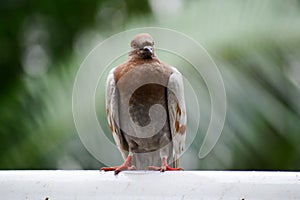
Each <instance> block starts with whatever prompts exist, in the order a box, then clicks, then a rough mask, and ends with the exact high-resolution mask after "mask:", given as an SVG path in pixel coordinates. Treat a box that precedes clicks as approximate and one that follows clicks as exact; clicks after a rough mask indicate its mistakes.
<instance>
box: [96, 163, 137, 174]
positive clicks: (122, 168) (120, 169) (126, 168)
mask: <svg viewBox="0 0 300 200" xmlns="http://www.w3.org/2000/svg"><path fill="white" fill-rule="evenodd" d="M135 169H136V167H135V166H134V165H132V166H126V165H121V166H115V167H102V168H101V169H100V171H105V172H108V171H114V173H115V175H118V174H119V173H120V172H121V171H125V170H135Z"/></svg>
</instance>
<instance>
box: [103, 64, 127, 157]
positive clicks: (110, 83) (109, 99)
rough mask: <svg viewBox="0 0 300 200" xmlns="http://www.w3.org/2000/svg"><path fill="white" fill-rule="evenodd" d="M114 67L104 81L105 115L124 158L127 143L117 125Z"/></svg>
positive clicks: (117, 101)
mask: <svg viewBox="0 0 300 200" xmlns="http://www.w3.org/2000/svg"><path fill="white" fill-rule="evenodd" d="M114 69H115V68H114ZM114 69H112V70H111V71H110V72H109V74H108V78H107V82H106V115H107V121H108V124H109V128H110V130H111V132H112V134H113V138H114V140H115V143H116V144H117V147H118V149H119V151H120V152H121V154H122V157H123V159H124V160H125V159H126V158H127V156H128V145H127V142H126V141H125V139H124V137H123V135H122V132H121V130H120V127H119V125H120V123H119V122H120V121H119V120H120V119H119V92H118V87H117V84H116V81H115V78H114ZM126 147H127V148H126Z"/></svg>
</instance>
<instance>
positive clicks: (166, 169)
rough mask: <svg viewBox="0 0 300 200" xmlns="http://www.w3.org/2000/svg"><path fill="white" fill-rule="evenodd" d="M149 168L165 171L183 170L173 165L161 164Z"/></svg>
mask: <svg viewBox="0 0 300 200" xmlns="http://www.w3.org/2000/svg"><path fill="white" fill-rule="evenodd" d="M148 170H155V171H161V172H164V171H182V170H183V169H182V168H173V167H169V166H168V165H167V166H161V167H155V166H149V167H148Z"/></svg>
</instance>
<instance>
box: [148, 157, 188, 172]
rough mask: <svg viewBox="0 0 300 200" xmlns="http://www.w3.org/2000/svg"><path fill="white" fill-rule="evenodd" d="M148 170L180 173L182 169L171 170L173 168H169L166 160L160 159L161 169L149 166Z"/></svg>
mask: <svg viewBox="0 0 300 200" xmlns="http://www.w3.org/2000/svg"><path fill="white" fill-rule="evenodd" d="M148 170H155V171H161V172H164V171H181V170H183V169H182V168H173V167H170V166H169V165H168V164H167V161H166V158H162V165H161V167H156V166H149V167H148Z"/></svg>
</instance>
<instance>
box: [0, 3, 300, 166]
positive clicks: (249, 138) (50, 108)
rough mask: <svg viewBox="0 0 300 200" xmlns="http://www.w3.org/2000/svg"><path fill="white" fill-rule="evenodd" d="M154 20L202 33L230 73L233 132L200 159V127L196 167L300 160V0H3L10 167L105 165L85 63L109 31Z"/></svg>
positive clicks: (0, 117)
mask: <svg viewBox="0 0 300 200" xmlns="http://www.w3.org/2000/svg"><path fill="white" fill-rule="evenodd" d="M145 26H158V27H165V28H171V29H174V30H178V31H181V32H183V33H185V34H187V35H189V36H190V37H192V38H194V39H195V40H197V41H198V42H199V43H200V44H202V45H203V46H204V47H205V49H207V51H208V52H209V54H210V55H211V56H212V58H213V59H214V61H215V62H216V64H217V65H218V67H219V69H220V72H221V74H222V77H223V79H224V83H225V87H226V93H227V117H226V122H225V126H224V130H223V133H222V135H221V137H220V140H219V142H218V143H217V145H216V146H215V148H214V150H213V151H212V152H211V153H210V154H209V155H208V156H207V157H205V158H204V159H201V160H200V159H199V158H198V151H199V147H200V145H201V143H202V139H203V134H204V132H205V127H204V128H203V129H202V128H200V129H199V133H198V136H197V137H196V139H195V140H194V142H193V144H192V145H191V146H190V147H189V149H188V150H187V151H186V153H185V155H184V156H183V159H182V165H183V166H184V167H185V168H186V169H225V170H299V169H300V145H299V144H300V1H299V0H289V1H280V0H264V1H260V0H246V1H238V0H228V1H222V0H210V1H204V0H200V1H196V0H195V1H184V0H163V1H161V0H149V1H145V0H140V1H135V0H126V1H124V0H89V1H85V0H73V1H68V0H61V1H50V0H44V1H37V0H2V1H0V67H1V68H0V69H1V72H0V77H1V84H0V96H1V98H0V169H99V168H100V167H101V166H102V163H100V162H99V161H97V160H96V159H95V158H93V157H92V156H91V155H90V154H89V152H88V151H87V150H86V149H85V147H84V146H83V145H82V143H81V141H80V139H79V137H78V134H77V132H76V130H75V125H74V122H73V117H72V87H73V83H74V78H75V75H76V71H77V70H78V68H79V66H80V64H81V62H82V61H83V59H84V57H85V56H86V55H87V53H88V52H89V51H90V50H91V49H92V48H93V47H95V46H96V45H97V44H99V43H100V42H101V41H103V40H104V39H105V38H107V37H109V36H111V35H112V34H115V33H118V32H120V31H124V30H128V29H130V28H138V27H145ZM128 45H129V41H128ZM183 70H184V69H183ZM183 73H184V72H183ZM186 78H188V77H186ZM199 87H200V86H199ZM203 98H204V99H205V100H203V101H208V100H209V98H207V97H203ZM207 99H208V100H207ZM207 105H209V102H208V103H207ZM202 111H203V113H201V116H204V117H203V118H204V120H205V118H206V119H209V114H206V113H209V112H210V107H209V106H207V107H204V108H203V109H202ZM99 113H100V115H102V116H103V113H104V112H102V111H101V110H99ZM102 123H106V121H104V122H102ZM105 126H107V125H105ZM106 131H108V130H106ZM108 152H109V150H108Z"/></svg>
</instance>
